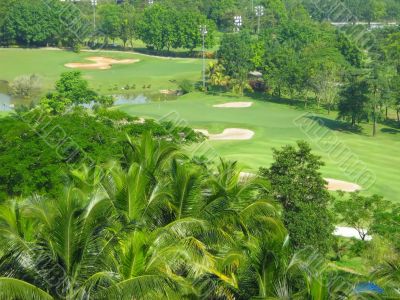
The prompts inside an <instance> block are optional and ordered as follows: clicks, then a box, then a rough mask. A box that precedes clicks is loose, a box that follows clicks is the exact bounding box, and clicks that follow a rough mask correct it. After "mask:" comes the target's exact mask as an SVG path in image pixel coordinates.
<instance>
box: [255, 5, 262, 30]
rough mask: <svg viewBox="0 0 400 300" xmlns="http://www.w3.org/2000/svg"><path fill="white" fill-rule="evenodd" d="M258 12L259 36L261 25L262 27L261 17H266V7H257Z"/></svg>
mask: <svg viewBox="0 0 400 300" xmlns="http://www.w3.org/2000/svg"><path fill="white" fill-rule="evenodd" d="M255 10H256V16H257V18H258V22H257V34H259V33H260V25H261V17H262V16H263V15H264V6H262V5H257V6H256V7H255Z"/></svg>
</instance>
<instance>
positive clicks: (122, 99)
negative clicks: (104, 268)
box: [114, 94, 150, 105]
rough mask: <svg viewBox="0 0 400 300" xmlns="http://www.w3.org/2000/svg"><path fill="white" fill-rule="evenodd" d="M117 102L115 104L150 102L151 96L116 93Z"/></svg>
mask: <svg viewBox="0 0 400 300" xmlns="http://www.w3.org/2000/svg"><path fill="white" fill-rule="evenodd" d="M114 97H115V102H114V105H123V104H147V103H149V102H150V99H149V97H147V96H145V95H143V94H142V95H138V96H130V95H114Z"/></svg>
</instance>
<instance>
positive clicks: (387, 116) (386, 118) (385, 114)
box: [385, 105, 389, 120]
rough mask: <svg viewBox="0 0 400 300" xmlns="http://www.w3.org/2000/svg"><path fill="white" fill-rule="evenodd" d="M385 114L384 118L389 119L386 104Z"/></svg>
mask: <svg viewBox="0 0 400 300" xmlns="http://www.w3.org/2000/svg"><path fill="white" fill-rule="evenodd" d="M385 115H386V120H388V119H389V115H388V106H387V105H386V113H385Z"/></svg>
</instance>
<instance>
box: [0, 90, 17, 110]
mask: <svg viewBox="0 0 400 300" xmlns="http://www.w3.org/2000/svg"><path fill="white" fill-rule="evenodd" d="M13 106H14V105H13V104H11V96H9V95H7V94H4V93H0V111H9V110H12V109H13Z"/></svg>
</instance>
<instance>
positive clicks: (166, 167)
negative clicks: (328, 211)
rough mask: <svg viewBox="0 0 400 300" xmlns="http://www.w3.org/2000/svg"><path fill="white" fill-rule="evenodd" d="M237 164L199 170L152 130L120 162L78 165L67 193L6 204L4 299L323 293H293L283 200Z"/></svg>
mask: <svg viewBox="0 0 400 300" xmlns="http://www.w3.org/2000/svg"><path fill="white" fill-rule="evenodd" d="M240 171H241V169H240V168H239V167H238V165H237V163H235V162H226V161H223V160H221V162H220V163H219V164H218V165H217V168H216V170H212V169H209V168H208V166H204V165H203V166H199V165H198V164H196V163H195V162H192V161H190V159H188V158H187V157H186V156H185V155H183V154H182V153H180V151H179V150H178V149H177V147H176V146H175V145H171V144H169V143H167V142H165V141H160V140H156V139H153V138H151V136H150V135H149V134H145V135H144V136H143V137H142V138H141V139H140V140H139V141H132V140H131V139H129V140H128V143H127V147H126V149H125V151H124V159H123V160H122V163H120V162H115V161H114V162H113V161H111V162H109V163H108V164H106V165H104V166H102V167H94V168H89V167H86V166H82V167H81V168H79V169H77V170H74V171H73V172H72V180H71V183H72V184H74V186H72V187H69V188H67V189H66V193H65V195H63V196H60V197H59V198H58V199H45V198H39V197H32V198H31V199H26V200H14V201H9V202H8V203H6V204H4V205H2V206H1V207H0V274H1V276H3V277H0V299H2V298H5V299H61V298H62V299H111V298H115V299H132V298H133V297H134V299H160V298H172V299H181V298H188V299H204V298H209V299H235V298H237V299H240V298H248V297H253V296H254V297H259V298H263V299H267V298H268V297H277V296H279V297H281V296H282V297H283V296H285V295H289V296H290V297H291V296H293V295H302V296H303V295H311V294H316V295H317V294H318V292H319V293H322V292H324V291H326V289H325V287H326V285H325V283H324V281H322V283H323V284H319V285H318V284H317V283H320V282H319V281H318V282H316V283H314V281H312V280H308V278H309V277H307V276H303V277H302V278H306V279H305V280H304V288H302V289H300V290H299V289H293V291H292V290H291V288H292V280H291V278H292V277H294V276H302V275H299V274H302V273H296V272H295V271H292V270H295V269H296V268H295V267H293V266H296V264H294V263H290V264H288V262H287V260H288V259H287V258H288V255H289V254H288V253H289V249H288V237H287V231H286V229H285V228H284V226H283V224H282V221H281V213H280V208H279V206H278V205H277V204H276V203H274V202H273V201H270V200H269V199H266V198H265V195H267V193H266V190H268V184H267V183H266V182H265V181H264V180H263V179H258V178H251V179H248V180H243V178H241V176H240ZM297 265H299V264H297ZM289 266H290V267H289ZM297 269H300V268H297ZM297 269H296V270H297ZM292 274H295V275H292ZM306 274H310V272H309V273H306ZM296 278H297V277H296ZM310 278H311V279H312V277H310ZM307 280H308V281H307ZM318 297H319V296H315V297H314V298H311V299H319V298H318ZM321 297H322V296H321ZM321 299H325V298H321Z"/></svg>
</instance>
